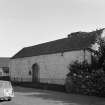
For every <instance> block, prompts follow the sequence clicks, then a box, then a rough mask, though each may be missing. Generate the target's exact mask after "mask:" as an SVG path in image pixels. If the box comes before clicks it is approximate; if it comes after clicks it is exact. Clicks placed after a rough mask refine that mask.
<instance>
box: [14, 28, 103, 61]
mask: <svg viewBox="0 0 105 105" xmlns="http://www.w3.org/2000/svg"><path fill="white" fill-rule="evenodd" d="M102 31H103V29H100V30H96V31H92V32H74V33H71V34H69V35H68V37H66V38H63V39H59V40H55V41H51V42H46V43H42V44H38V45H35V46H30V47H25V48H23V49H22V50H20V51H19V52H18V53H17V54H16V55H14V56H13V57H12V59H16V58H24V57H32V56H38V55H46V54H54V53H60V52H66V51H74V50H82V49H87V48H90V47H91V45H92V44H94V43H95V41H96V39H97V36H99V35H101V33H102Z"/></svg>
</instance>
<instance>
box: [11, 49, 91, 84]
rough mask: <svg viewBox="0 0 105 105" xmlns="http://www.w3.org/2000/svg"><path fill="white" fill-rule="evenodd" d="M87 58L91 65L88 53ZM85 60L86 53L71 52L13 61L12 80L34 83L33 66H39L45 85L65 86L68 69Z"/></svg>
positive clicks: (41, 80) (41, 79)
mask: <svg viewBox="0 0 105 105" xmlns="http://www.w3.org/2000/svg"><path fill="white" fill-rule="evenodd" d="M85 58H86V59H87V61H88V62H89V63H91V54H90V53H89V52H88V51H86V52H85ZM75 60H79V61H83V60H84V51H82V50H81V51H71V52H65V53H63V55H62V54H61V53H57V54H49V55H40V56H34V57H26V58H20V59H12V60H11V62H10V75H11V79H12V80H14V79H15V80H16V81H32V75H29V70H30V71H32V65H33V64H35V63H37V64H38V65H39V68H40V70H39V80H40V82H45V83H54V84H64V82H65V78H66V74H67V73H68V72H69V70H68V67H69V64H71V63H72V62H73V61H75Z"/></svg>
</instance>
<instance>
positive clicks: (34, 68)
mask: <svg viewBox="0 0 105 105" xmlns="http://www.w3.org/2000/svg"><path fill="white" fill-rule="evenodd" d="M38 78H39V66H38V64H37V63H35V64H33V65H32V82H35V83H36V82H38V80H39V79H38Z"/></svg>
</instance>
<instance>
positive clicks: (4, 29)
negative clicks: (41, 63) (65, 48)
mask: <svg viewBox="0 0 105 105" xmlns="http://www.w3.org/2000/svg"><path fill="white" fill-rule="evenodd" d="M100 28H105V0H0V57H12V56H13V55H14V54H15V53H17V52H18V51H19V50H20V49H22V48H23V47H27V46H33V45H36V44H39V43H44V42H48V41H52V40H57V39H61V38H64V37H67V35H68V34H69V33H71V32H76V31H92V30H96V29H100Z"/></svg>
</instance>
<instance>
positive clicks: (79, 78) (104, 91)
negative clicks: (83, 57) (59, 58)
mask: <svg viewBox="0 0 105 105" xmlns="http://www.w3.org/2000/svg"><path fill="white" fill-rule="evenodd" d="M69 70H70V72H69V73H68V75H67V79H68V78H69V79H71V81H72V85H71V82H67V84H66V85H68V87H70V92H75V93H82V94H87V95H98V96H105V71H104V70H103V69H98V70H96V69H94V68H93V67H92V65H91V64H88V63H87V62H86V61H84V62H78V61H75V62H73V64H70V66H69Z"/></svg>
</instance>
